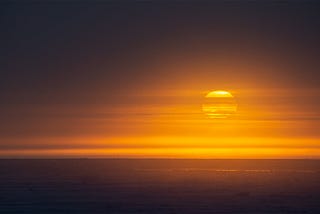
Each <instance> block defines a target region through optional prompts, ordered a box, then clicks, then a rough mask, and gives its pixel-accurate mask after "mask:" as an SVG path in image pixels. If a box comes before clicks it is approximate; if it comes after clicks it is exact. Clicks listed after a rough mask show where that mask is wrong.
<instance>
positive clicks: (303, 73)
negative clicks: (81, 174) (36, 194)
mask: <svg viewBox="0 0 320 214" xmlns="http://www.w3.org/2000/svg"><path fill="white" fill-rule="evenodd" d="M300 4H301V6H300ZM68 5H69V4H68ZM81 5H82V4H80V5H78V4H77V3H75V4H70V5H69V6H65V5H64V3H63V2H61V3H57V4H54V5H53V4H46V3H44V4H41V6H39V7H38V6H37V5H34V4H21V5H20V4H17V5H15V4H14V5H11V4H8V5H4V10H5V11H6V13H4V14H3V21H2V25H1V26H2V28H1V34H0V37H1V39H0V43H1V42H2V43H3V44H1V45H0V46H1V47H3V48H1V49H0V53H1V56H3V57H2V58H1V59H0V60H2V61H1V62H2V63H0V72H1V78H0V89H1V90H0V119H1V122H0V158H1V157H19V158H24V157H31V158H32V157H137V158H146V157H148V158H150V157H151V158H153V157H154V158H158V157H170V158H188V157H190V158H319V157H320V151H319V147H320V132H319V127H320V111H319V109H320V108H319V106H320V99H319V98H320V87H319V79H320V73H319V67H320V61H319V59H318V58H319V55H320V53H319V50H320V47H319V44H320V41H319V38H320V31H319V23H320V16H319V13H318V10H316V9H314V7H313V6H312V4H309V3H308V4H303V3H302V2H301V3H299V4H295V3H294V4H274V3H268V2H263V3H261V5H260V3H255V2H252V4H251V3H248V4H241V3H239V4H238V3H233V2H228V1H227V2H221V3H216V2H202V3H201V2H200V3H191V2H186V3H184V2H180V1H178V2H172V3H171V2H170V3H169V2H164V3H162V2H160V1H159V2H158V1H156V2H153V3H151V2H150V4H149V3H142V2H141V4H140V3H138V2H135V3H130V4H129V3H128V4H127V3H123V2H120V3H116V2H114V3H109V2H106V3H101V4H96V3H86V4H85V5H86V6H85V7H83V6H81ZM21 11H23V13H22V12H21ZM146 17H147V18H146ZM35 32H39V33H35ZM40 32H41V33H40ZM212 90H226V91H229V92H230V93H232V94H233V96H234V99H235V101H236V103H237V111H236V113H235V114H234V115H232V116H231V117H229V118H224V119H221V118H220V119H217V118H208V117H207V115H205V114H204V113H203V112H202V105H203V103H204V102H205V96H206V94H207V93H208V92H210V91H212Z"/></svg>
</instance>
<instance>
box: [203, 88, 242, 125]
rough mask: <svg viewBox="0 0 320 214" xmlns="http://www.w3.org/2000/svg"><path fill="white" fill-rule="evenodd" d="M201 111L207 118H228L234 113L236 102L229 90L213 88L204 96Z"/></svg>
mask: <svg viewBox="0 0 320 214" xmlns="http://www.w3.org/2000/svg"><path fill="white" fill-rule="evenodd" d="M202 111H203V112H204V113H205V114H206V115H207V116H208V117H209V118H213V119H215V118H217V119H218V118H228V117H230V116H231V115H234V114H235V113H236V111H237V103H236V101H235V98H234V96H233V95H232V94H231V93H230V92H228V91H224V90H215V91H211V92H209V93H208V94H207V95H206V96H205V101H204V103H203V105H202Z"/></svg>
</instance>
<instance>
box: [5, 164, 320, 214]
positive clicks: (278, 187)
mask: <svg viewBox="0 0 320 214" xmlns="http://www.w3.org/2000/svg"><path fill="white" fill-rule="evenodd" d="M0 213H1V214H13V213H14V214H24V213H30V214H47V213H50V214H53V213H56V214H64V213H68V214H70V213H72V214H73V213H75V214H82V213H88V214H95V213H99V214H100V213H105V214H129V213H130V214H133V213H135V214H153V213H155V214H162V213H163V214H169V213H170V214H191V213H192V214H202V213H206V214H212V213H219V214H220V213H221V214H223V213H251V214H253V213H259V214H262V213H272V214H275V213H277V214H280V213H281V214H283V213H298V214H303V213H315V214H319V213H320V160H253V159H250V160H243V159H242V160H237V159H231V160H226V159H1V160H0Z"/></svg>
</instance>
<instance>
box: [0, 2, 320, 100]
mask: <svg viewBox="0 0 320 214" xmlns="http://www.w3.org/2000/svg"><path fill="white" fill-rule="evenodd" d="M319 9H320V7H319V4H317V3H316V2H308V1H290V2H277V1H273V2H272V1H271V2H269V1H268V2H262V3H261V2H245V1H241V2H240V1H234V2H233V1H230V2H224V1H222V2H216V3H211V2H201V3H198V2H157V1H155V2H126V1H114V2H112V1H110V2H102V1H101V2H100V1H97V2H95V3H94V2H93V3H92V1H88V2H86V1H69V2H68V3H67V2H64V1H30V2H28V1H21V2H20V1H12V2H10V1H9V2H7V3H1V18H0V27H1V37H0V38H1V41H0V42H1V49H0V51H1V52H0V53H1V56H2V57H1V68H0V69H1V79H0V81H1V102H2V103H9V102H11V101H14V102H20V101H21V102H23V103H24V102H25V101H26V100H25V99H30V100H29V101H30V102H33V101H38V102H41V99H46V98H45V97H46V96H50V99H49V100H46V101H54V100H55V99H58V100H59V99H60V98H59V97H60V96H63V97H65V98H61V99H62V101H63V100H64V99H68V100H73V99H75V97H73V95H74V94H75V93H77V94H86V93H88V92H89V94H91V93H90V91H91V92H92V91H100V90H103V91H104V94H105V96H107V94H108V93H111V94H112V93H125V92H126V91H128V90H134V89H135V88H137V87H141V83H142V82H146V84H148V83H147V82H148V80H150V79H152V78H154V77H157V78H166V77H168V79H170V78H172V76H177V75H178V74H174V75H173V74H171V75H170V74H168V73H166V71H163V72H152V71H150V70H148V69H143V67H146V66H145V64H148V63H150V62H152V60H158V61H161V57H162V58H163V57H164V56H163V55H166V56H167V57H172V58H174V57H179V56H181V55H186V56H185V57H186V58H187V57H196V56H201V55H206V54H207V55H208V54H211V55H219V54H221V53H222V54H226V55H232V54H240V55H241V54H244V55H245V54H248V55H249V57H250V56H252V57H255V56H257V55H261V56H263V57H273V59H272V60H273V61H280V62H281V61H283V62H287V61H289V62H292V63H293V64H295V63H297V61H300V63H298V64H299V66H302V67H304V68H305V69H304V70H303V71H301V69H296V70H290V69H287V70H283V71H282V72H281V73H279V72H278V73H277V74H274V73H272V72H271V73H270V74H269V75H266V74H257V73H255V71H247V72H244V73H243V74H241V75H244V76H250V75H251V76H259V75H261V76H263V75H265V77H266V78H270V79H274V76H276V78H277V79H279V80H278V81H279V84H280V85H281V84H282V82H281V81H287V80H286V79H289V80H288V81H287V82H289V84H292V87H317V85H318V79H319V75H320V74H319V72H318V67H315V66H314V64H317V63H318V56H319V44H320V42H319V38H320V30H319V29H320V28H319V24H320V23H319V22H320V14H319ZM268 52H270V53H268ZM250 54H251V55H250ZM268 55H271V56H268ZM212 58H214V57H212ZM159 59H160V60H159ZM211 60H214V59H211ZM160 63H161V62H160ZM311 63H314V64H311ZM230 75H236V76H237V75H238V74H230ZM274 81H277V80H276V79H274ZM119 86H121V87H119ZM12 94H14V95H12ZM29 96H30V97H29ZM80 99H81V97H80ZM46 101H45V100H44V102H46Z"/></svg>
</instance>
